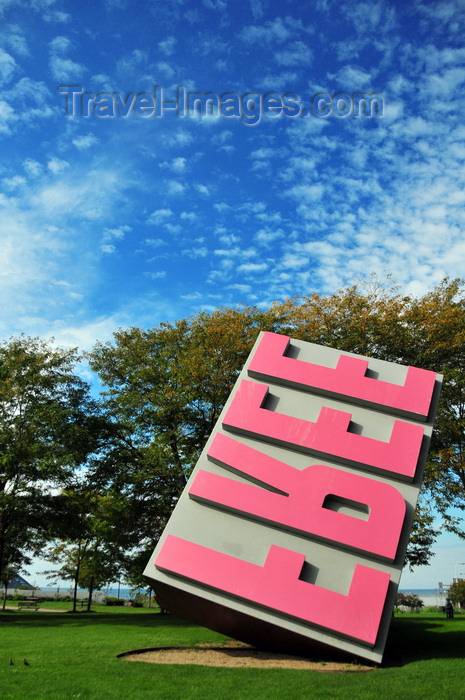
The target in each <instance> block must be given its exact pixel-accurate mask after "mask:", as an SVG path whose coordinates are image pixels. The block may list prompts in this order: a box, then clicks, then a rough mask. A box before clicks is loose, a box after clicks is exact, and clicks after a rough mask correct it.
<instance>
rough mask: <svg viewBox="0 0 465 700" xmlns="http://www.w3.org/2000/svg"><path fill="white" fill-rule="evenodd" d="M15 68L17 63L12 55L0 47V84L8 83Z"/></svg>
mask: <svg viewBox="0 0 465 700" xmlns="http://www.w3.org/2000/svg"><path fill="white" fill-rule="evenodd" d="M16 69H17V65H16V61H15V59H14V58H13V56H10V54H9V53H7V52H6V51H4V50H3V49H0V85H5V84H6V83H9V82H10V80H11V78H12V77H13V74H14V73H15V71H16Z"/></svg>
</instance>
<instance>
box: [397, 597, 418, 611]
mask: <svg viewBox="0 0 465 700" xmlns="http://www.w3.org/2000/svg"><path fill="white" fill-rule="evenodd" d="M395 605H396V607H398V608H408V609H409V610H410V611H412V612H420V611H421V609H422V608H423V606H424V603H423V601H422V600H421V598H420V597H419V596H417V594H416V593H401V592H398V593H397V596H396V602H395Z"/></svg>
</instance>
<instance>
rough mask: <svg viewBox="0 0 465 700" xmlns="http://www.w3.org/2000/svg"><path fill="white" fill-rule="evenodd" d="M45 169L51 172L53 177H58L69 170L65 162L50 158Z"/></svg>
mask: <svg viewBox="0 0 465 700" xmlns="http://www.w3.org/2000/svg"><path fill="white" fill-rule="evenodd" d="M47 168H48V169H49V170H50V172H52V173H53V174H54V175H58V173H61V172H63V170H66V169H67V168H69V163H68V161H67V160H62V159H61V158H56V157H54V158H50V160H49V161H48V163H47Z"/></svg>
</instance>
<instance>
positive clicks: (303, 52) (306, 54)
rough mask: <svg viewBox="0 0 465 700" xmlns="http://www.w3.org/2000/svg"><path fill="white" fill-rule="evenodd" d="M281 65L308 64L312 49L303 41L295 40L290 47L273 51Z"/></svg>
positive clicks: (310, 60)
mask: <svg viewBox="0 0 465 700" xmlns="http://www.w3.org/2000/svg"><path fill="white" fill-rule="evenodd" d="M275 59H276V61H277V63H279V64H280V65H281V66H299V67H300V66H308V65H309V64H310V63H311V62H312V51H311V49H310V48H309V47H308V46H307V45H306V44H304V42H303V41H296V42H294V43H293V44H292V45H291V48H288V49H283V50H281V51H276V52H275Z"/></svg>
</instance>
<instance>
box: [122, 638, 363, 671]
mask: <svg viewBox="0 0 465 700" xmlns="http://www.w3.org/2000/svg"><path fill="white" fill-rule="evenodd" d="M118 657H119V658H124V659H126V660H127V661H142V662H145V663H150V664H183V665H188V666H190V665H198V666H219V667H229V668H287V669H300V670H307V671H319V672H322V673H356V672H358V673H360V672H367V671H372V670H373V666H365V665H362V664H358V663H356V662H354V663H341V662H336V661H316V660H311V659H306V658H304V657H298V656H290V655H287V654H278V653H274V652H267V651H259V650H257V649H255V648H254V647H251V646H249V645H247V644H240V643H238V642H232V643H231V644H227V645H224V646H221V647H219V646H213V645H208V644H207V645H203V646H198V647H158V648H155V649H138V650H136V651H127V652H124V653H123V654H118Z"/></svg>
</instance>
